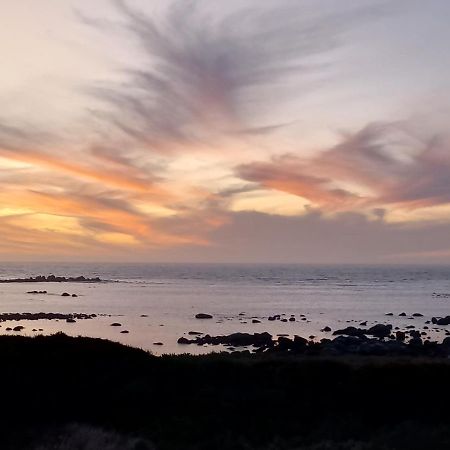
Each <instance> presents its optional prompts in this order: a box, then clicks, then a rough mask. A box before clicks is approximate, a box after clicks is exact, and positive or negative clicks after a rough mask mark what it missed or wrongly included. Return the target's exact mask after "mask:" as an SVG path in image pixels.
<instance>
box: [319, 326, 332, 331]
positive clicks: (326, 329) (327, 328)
mask: <svg viewBox="0 0 450 450" xmlns="http://www.w3.org/2000/svg"><path fill="white" fill-rule="evenodd" d="M320 331H325V332H326V333H328V332H329V331H331V328H330V327H328V326H327V327H325V328H322V329H321V330H320Z"/></svg>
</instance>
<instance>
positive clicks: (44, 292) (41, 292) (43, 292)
mask: <svg viewBox="0 0 450 450" xmlns="http://www.w3.org/2000/svg"><path fill="white" fill-rule="evenodd" d="M27 294H47V291H28V292H27Z"/></svg>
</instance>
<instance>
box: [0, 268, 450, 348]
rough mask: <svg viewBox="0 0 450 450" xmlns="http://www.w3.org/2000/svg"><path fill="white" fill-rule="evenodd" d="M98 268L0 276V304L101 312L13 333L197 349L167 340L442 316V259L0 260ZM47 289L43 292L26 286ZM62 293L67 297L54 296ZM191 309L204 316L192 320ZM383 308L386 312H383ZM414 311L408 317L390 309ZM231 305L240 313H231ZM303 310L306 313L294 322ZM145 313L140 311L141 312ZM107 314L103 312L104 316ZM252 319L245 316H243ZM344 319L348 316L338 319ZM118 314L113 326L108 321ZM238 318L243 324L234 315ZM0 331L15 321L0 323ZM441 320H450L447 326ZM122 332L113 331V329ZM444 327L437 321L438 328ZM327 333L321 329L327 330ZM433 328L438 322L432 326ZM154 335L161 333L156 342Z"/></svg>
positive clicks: (447, 277)
mask: <svg viewBox="0 0 450 450" xmlns="http://www.w3.org/2000/svg"><path fill="white" fill-rule="evenodd" d="M40 274H43V275H49V274H55V275H58V276H78V275H84V276H86V277H94V276H99V277H100V278H102V279H105V280H110V282H107V283H95V284H94V283H92V284H91V283H12V284H0V309H1V312H41V311H42V312H63V313H69V312H82V313H96V314H105V315H107V316H100V317H98V318H96V319H92V320H78V321H77V322H76V323H73V324H72V323H66V322H65V321H59V322H57V321H54V320H52V321H48V320H43V321H30V322H25V321H21V322H20V324H21V325H24V326H25V330H23V331H22V334H26V335H33V334H36V332H32V331H31V330H32V329H33V328H37V329H38V328H43V329H44V333H45V334H48V333H52V332H55V331H64V332H65V333H67V334H71V335H86V336H94V337H102V338H108V339H112V340H116V341H120V342H122V343H125V344H129V345H133V346H137V347H141V348H144V349H147V350H151V351H152V352H153V353H155V354H160V353H184V352H190V353H203V352H207V351H211V350H219V347H198V346H193V345H190V346H183V345H179V344H177V339H178V338H179V337H180V336H182V335H184V334H185V333H187V332H188V331H191V330H194V331H200V332H205V333H209V334H212V335H218V334H228V333H232V332H236V331H241V332H262V331H268V332H270V333H272V334H280V333H282V334H289V335H293V334H298V335H301V336H304V337H308V336H309V335H315V336H316V337H317V339H320V338H322V337H324V336H326V335H327V334H326V333H321V332H320V329H321V328H323V327H324V326H326V325H328V326H330V327H331V328H332V329H333V330H334V329H336V328H343V327H345V326H348V325H355V324H356V325H357V324H358V323H359V322H360V321H363V320H367V321H368V325H371V324H373V323H374V322H375V321H378V322H388V323H391V324H393V325H394V326H400V327H405V326H407V325H411V324H414V325H416V326H417V327H418V328H419V326H423V325H424V322H425V321H426V320H429V319H430V318H431V317H432V316H445V315H450V298H444V297H437V296H436V295H435V294H436V293H438V294H448V293H450V267H442V266H441V267H418V266H414V267H412V266H409V267H400V266H389V267H386V266H362V267H356V266H340V267H336V266H305V265H238V264H228V265H219V264H214V265H211V264H209V265H203V264H192V265H186V264H48V263H40V264H38V263H33V264H30V263H27V264H2V265H0V278H15V277H29V276H36V275H40ZM31 290H47V291H48V294H27V293H26V292H27V291H31ZM62 292H69V293H71V294H72V293H75V294H77V295H78V297H77V298H72V297H61V293H62ZM198 312H207V313H210V314H213V315H214V319H212V320H198V319H195V318H194V316H195V314H196V313H198ZM387 312H392V313H394V316H392V317H387V316H385V314H386V313H387ZM401 312H406V313H407V314H408V315H411V314H412V313H415V312H419V313H422V314H423V315H424V317H422V318H416V319H414V320H412V319H410V318H408V317H398V314H399V313H401ZM240 313H245V315H244V316H240V315H239V314H240ZM283 313H284V314H286V317H288V316H290V315H291V314H294V315H295V316H296V319H297V320H296V321H295V322H287V323H283V322H279V321H275V322H269V321H268V320H267V317H268V316H269V315H274V314H283ZM300 314H304V315H305V316H306V318H307V321H301V320H299V319H300ZM141 315H147V316H148V317H141ZM110 316H111V317H110ZM253 317H255V318H258V319H260V320H261V322H262V323H259V324H252V323H251V318H253ZM347 321H356V322H350V323H347ZM112 322H120V323H121V324H122V326H121V327H111V326H110V324H111V323H112ZM243 322H247V323H243ZM1 325H2V327H1V328H0V332H3V333H6V331H5V328H6V327H8V326H15V325H18V323H17V322H14V323H12V325H11V323H7V322H4V323H2V324H1ZM449 328H450V327H449ZM125 329H126V330H129V334H121V333H120V331H121V330H125ZM441 329H442V330H445V329H446V327H441ZM328 334H329V333H328ZM434 336H437V337H439V336H440V337H442V336H443V331H440V332H437V331H436V332H433V337H434ZM154 342H163V344H164V345H163V346H156V345H154Z"/></svg>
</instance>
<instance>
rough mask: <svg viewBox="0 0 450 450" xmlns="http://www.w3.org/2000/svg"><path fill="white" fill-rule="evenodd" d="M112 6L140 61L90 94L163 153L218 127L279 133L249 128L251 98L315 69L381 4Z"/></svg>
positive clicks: (108, 114)
mask: <svg viewBox="0 0 450 450" xmlns="http://www.w3.org/2000/svg"><path fill="white" fill-rule="evenodd" d="M115 4H116V5H117V7H118V9H119V10H120V11H121V13H122V14H123V16H124V18H125V20H126V28H127V30H128V31H129V32H130V33H131V34H132V35H133V36H134V37H135V38H136V39H137V41H138V43H139V44H140V46H141V48H142V50H143V53H142V55H143V59H142V61H143V63H144V64H143V67H142V69H141V70H130V71H129V82H128V83H124V84H122V85H120V86H117V85H106V84H104V83H103V84H98V85H97V86H93V87H90V88H89V89H88V91H89V93H90V94H92V95H94V96H95V97H96V98H98V99H100V100H102V101H103V102H105V103H106V106H107V107H106V109H103V110H101V111H99V110H97V112H96V113H97V115H99V116H101V117H102V118H103V119H106V120H108V121H109V122H110V123H112V124H113V125H114V126H115V127H116V128H117V129H119V130H120V131H121V132H123V133H125V135H128V136H131V137H132V138H133V139H137V140H138V141H139V142H143V143H145V144H147V145H148V146H150V147H152V148H154V149H158V150H167V149H168V148H170V147H171V144H173V143H184V144H185V143H192V142H198V141H202V140H205V139H206V137H210V136H211V132H212V131H215V132H218V133H221V132H225V133H229V132H230V130H233V129H236V131H238V132H239V131H240V130H247V134H255V133H256V134H261V133H267V132H270V131H272V127H273V129H276V128H277V127H278V125H276V124H275V125H274V124H265V125H264V126H255V125H251V124H249V119H250V117H249V114H248V111H249V106H250V105H251V103H252V101H255V100H256V102H257V104H258V105H260V104H261V103H264V102H266V103H270V101H269V100H268V99H269V98H270V97H271V96H272V95H273V91H274V90H275V89H277V88H279V87H280V84H282V83H280V82H281V81H283V82H284V81H286V80H287V79H288V78H287V77H290V76H291V75H295V76H296V77H300V78H302V75H305V74H310V73H311V71H313V70H316V69H318V67H320V66H319V65H318V64H317V63H314V62H313V57H315V56H317V55H321V54H323V53H325V52H328V51H330V50H332V49H335V48H336V47H338V46H339V45H340V40H341V37H342V35H343V34H344V33H345V31H346V30H347V29H348V28H349V27H353V26H356V25H360V24H361V23H363V22H364V21H365V20H367V19H368V18H369V17H373V16H374V14H377V13H380V10H381V6H380V4H381V3H380V2H371V4H370V5H371V6H367V3H366V5H365V6H364V7H360V8H355V7H353V8H351V7H347V8H345V7H343V8H341V9H340V10H339V11H338V12H336V11H335V12H333V13H329V12H328V13H323V14H314V15H313V14H312V13H311V11H308V10H306V9H305V8H304V7H303V6H304V5H303V4H302V3H301V2H294V1H288V0H282V1H277V2H269V3H264V4H262V3H261V2H253V3H251V5H252V6H250V7H247V8H245V9H243V8H242V9H240V10H237V11H235V12H233V13H230V14H229V15H228V16H226V17H224V18H221V19H218V18H217V17H214V15H211V13H208V12H207V9H206V8H204V7H205V5H207V3H204V2H192V1H174V2H171V3H170V6H168V7H167V9H166V14H165V15H164V17H163V18H159V20H158V19H154V18H152V17H150V16H149V15H146V14H145V13H144V12H141V11H139V10H137V9H134V8H133V7H131V6H130V5H129V4H128V3H127V2H125V1H119V0H117V1H115ZM374 5H375V6H374ZM277 83H278V84H277ZM291 95H292V93H291ZM296 95H298V91H297V93H296ZM266 106H269V105H266Z"/></svg>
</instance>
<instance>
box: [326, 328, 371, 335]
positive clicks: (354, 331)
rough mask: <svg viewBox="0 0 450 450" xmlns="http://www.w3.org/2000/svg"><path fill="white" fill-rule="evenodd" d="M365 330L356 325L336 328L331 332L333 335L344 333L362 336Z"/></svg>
mask: <svg viewBox="0 0 450 450" xmlns="http://www.w3.org/2000/svg"><path fill="white" fill-rule="evenodd" d="M364 334H365V330H361V328H356V327H347V328H343V329H342V330H336V331H334V332H333V336H339V335H346V336H364Z"/></svg>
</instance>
